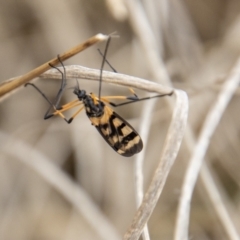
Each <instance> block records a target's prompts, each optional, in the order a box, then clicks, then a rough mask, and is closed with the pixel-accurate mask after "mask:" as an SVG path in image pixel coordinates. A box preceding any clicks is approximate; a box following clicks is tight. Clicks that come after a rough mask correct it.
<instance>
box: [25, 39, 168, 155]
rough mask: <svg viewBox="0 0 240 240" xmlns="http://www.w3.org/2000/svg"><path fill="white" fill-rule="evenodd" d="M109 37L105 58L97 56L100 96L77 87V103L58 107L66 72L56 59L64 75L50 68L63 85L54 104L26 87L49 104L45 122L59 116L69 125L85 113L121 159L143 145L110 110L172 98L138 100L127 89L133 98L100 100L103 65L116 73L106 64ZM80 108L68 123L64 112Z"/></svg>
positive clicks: (119, 97)
mask: <svg viewBox="0 0 240 240" xmlns="http://www.w3.org/2000/svg"><path fill="white" fill-rule="evenodd" d="M110 40H111V37H109V38H108V40H107V43H106V47H105V51H104V54H102V53H101V52H100V54H101V55H102V56H103V61H102V65H101V71H100V81H99V94H98V97H97V96H96V95H95V94H93V93H89V94H87V93H86V91H85V90H83V89H80V87H79V84H78V82H77V85H76V86H75V88H74V91H73V93H74V94H75V95H76V96H77V99H75V100H73V101H71V102H69V103H67V104H65V105H62V106H59V103H60V100H61V97H62V94H63V92H64V90H65V88H66V85H67V83H66V71H65V67H64V65H63V63H62V62H61V60H60V58H59V56H58V60H59V62H60V63H61V65H62V67H63V69H64V71H63V72H62V71H61V70H60V69H59V68H57V67H54V66H52V65H50V66H51V67H53V68H55V69H57V70H58V71H59V72H60V73H61V75H62V82H61V86H60V89H59V91H58V94H57V96H56V99H55V102H54V103H52V102H51V101H50V100H49V99H48V98H47V96H46V95H45V94H44V93H43V92H42V91H41V90H40V89H39V88H38V87H37V86H36V85H35V84H33V83H27V84H26V85H25V86H27V85H31V86H33V87H34V88H35V89H36V90H37V91H38V92H39V93H40V94H41V95H42V96H43V97H44V98H45V100H46V101H47V102H48V103H49V104H50V107H49V109H48V110H47V112H46V114H45V115H44V119H48V118H51V117H53V116H55V115H59V116H60V117H61V118H63V119H64V120H65V121H66V122H67V123H71V122H72V121H73V119H74V118H75V117H76V116H77V115H78V114H79V113H80V112H81V111H82V110H84V109H85V112H86V115H87V116H88V118H89V120H90V121H91V123H92V125H93V126H95V127H96V129H97V130H98V132H99V133H100V134H101V136H102V137H103V138H104V140H105V141H106V142H107V143H108V144H109V145H110V146H111V147H112V148H113V149H114V150H115V151H116V152H117V153H119V154H120V155H122V156H124V157H131V156H133V155H134V154H136V153H139V152H140V151H141V150H142V148H143V142H142V139H141V137H140V136H139V134H138V133H137V131H136V130H135V129H134V128H133V127H132V126H131V125H130V124H129V123H128V122H127V121H126V120H124V119H123V118H122V117H121V116H119V115H118V114H117V113H116V112H115V111H113V109H112V108H111V107H110V106H113V107H118V106H122V105H126V104H130V103H133V102H137V101H142V100H147V99H150V98H155V97H162V96H166V95H172V92H171V93H168V94H162V95H156V96H153V97H146V98H138V96H137V95H136V94H135V92H134V91H133V89H130V91H131V92H132V96H129V97H126V96H101V84H102V71H103V67H104V63H105V62H106V63H107V64H108V65H109V66H110V67H111V68H112V69H113V71H115V69H114V68H113V67H112V66H111V65H110V64H109V62H108V61H107V60H106V54H107V50H108V46H109V43H110ZM110 99H125V100H128V101H127V102H123V103H120V104H115V103H113V102H111V101H110ZM74 107H80V108H79V109H78V110H77V111H76V112H75V113H74V114H73V115H72V117H70V118H69V119H67V118H66V117H65V116H64V114H63V112H65V111H67V110H69V109H71V108H74ZM52 108H53V109H54V112H53V113H50V111H51V109H52Z"/></svg>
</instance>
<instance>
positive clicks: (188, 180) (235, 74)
mask: <svg viewBox="0 0 240 240" xmlns="http://www.w3.org/2000/svg"><path fill="white" fill-rule="evenodd" d="M239 82H240V59H239V60H238V61H237V63H236V65H235V66H234V68H233V70H232V72H231V74H230V76H229V77H228V79H227V80H226V82H225V83H224V84H223V88H222V90H221V92H220V93H219V95H218V97H217V99H216V101H215V103H214V104H213V106H212V107H211V109H210V110H209V113H208V115H207V117H206V118H205V121H204V124H203V127H202V130H201V133H200V135H199V138H198V141H197V144H196V146H195V148H194V150H193V154H192V157H191V159H190V163H189V166H188V168H187V173H186V176H185V179H184V183H183V188H182V192H181V198H180V204H179V208H178V217H177V225H176V231H175V238H174V239H175V240H185V239H188V225H189V214H190V206H191V205H190V203H191V198H192V193H193V190H194V187H195V183H196V180H197V177H198V174H199V171H200V168H201V166H202V162H203V160H204V156H205V153H206V151H207V149H208V146H209V143H210V139H211V137H212V135H213V133H214V131H215V129H216V127H217V126H218V124H219V121H220V119H221V117H222V115H223V113H224V111H225V109H226V107H227V105H228V103H229V101H230V100H231V98H232V96H233V95H234V92H235V91H236V89H237V87H238V85H239Z"/></svg>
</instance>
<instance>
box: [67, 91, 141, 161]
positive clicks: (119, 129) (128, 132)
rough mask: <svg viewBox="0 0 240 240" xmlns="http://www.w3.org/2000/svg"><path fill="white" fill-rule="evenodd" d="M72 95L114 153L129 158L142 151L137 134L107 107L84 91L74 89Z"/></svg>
mask: <svg viewBox="0 0 240 240" xmlns="http://www.w3.org/2000/svg"><path fill="white" fill-rule="evenodd" d="M74 93H75V94H76V95H77V97H78V99H79V101H81V102H82V103H83V105H84V108H85V111H86V114H87V116H88V117H89V119H90V121H91V123H92V125H94V126H95V127H96V129H97V130H98V131H99V133H100V134H101V135H102V137H103V138H104V139H105V141H106V142H107V143H108V144H109V145H110V146H111V147H112V148H113V149H114V150H115V151H116V152H118V153H119V154H120V155H122V156H125V157H130V156H132V155H133V154H136V153H138V152H140V151H141V150H142V148H143V143H142V140H141V138H140V136H139V135H138V133H137V132H136V131H135V130H134V128H133V127H132V126H131V125H130V124H129V123H128V122H127V121H125V120H124V119H123V118H122V117H120V116H119V115H118V114H117V113H116V112H114V111H113V110H112V109H111V108H110V107H109V106H108V105H106V104H105V103H104V102H103V101H101V100H100V99H98V98H97V97H96V96H95V95H94V94H92V93H90V94H86V92H85V91H84V90H80V89H79V88H75V89H74ZM105 101H106V100H105ZM69 120H70V121H71V120H72V119H71V118H70V119H69Z"/></svg>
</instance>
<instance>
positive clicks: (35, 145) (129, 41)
mask: <svg viewBox="0 0 240 240" xmlns="http://www.w3.org/2000/svg"><path fill="white" fill-rule="evenodd" d="M127 2H128V1H126V2H125V1H123V0H115V1H114V0H105V1H104V0H87V1H86V0H68V1H57V0H52V1H45V0H42V1H38V0H35V1H30V0H23V1H13V0H9V1H3V0H0V6H1V7H0V53H1V60H0V62H1V64H0V81H4V80H7V79H9V78H12V77H15V76H19V75H22V74H24V73H26V72H28V71H30V70H31V69H33V68H35V67H37V66H39V65H41V64H43V63H44V62H46V61H48V60H50V59H52V58H54V57H55V56H56V55H57V54H59V53H63V52H65V51H66V50H68V49H69V48H72V47H73V46H76V45H77V44H79V43H81V42H83V41H85V40H86V39H88V38H89V37H91V36H93V35H95V34H97V33H103V34H110V33H112V32H115V31H116V32H117V34H118V35H119V36H120V37H119V38H114V39H112V42H111V45H110V48H109V51H108V56H107V58H108V60H109V61H110V63H111V64H112V65H113V66H114V68H115V69H116V70H117V71H118V72H119V73H124V74H128V75H133V76H137V77H141V78H145V79H148V80H151V81H158V82H159V83H162V84H167V83H166V82H164V81H162V79H156V77H155V75H154V74H153V72H152V66H151V65H150V63H149V60H148V57H147V56H148V51H150V50H152V49H153V48H154V53H155V54H156V55H157V56H158V58H159V59H162V61H163V62H164V66H165V67H166V70H167V73H168V74H169V78H170V80H171V84H172V85H173V86H174V87H175V88H179V89H183V90H184V91H186V92H187V93H188V96H189V100H190V112H189V120H188V124H189V126H190V127H191V128H192V130H193V133H194V134H195V136H196V137H197V136H198V133H199V131H200V129H201V127H202V123H203V121H204V118H205V116H206V114H207V112H208V110H209V107H210V106H211V105H212V103H214V101H215V99H216V96H217V94H218V92H219V90H220V89H221V86H222V83H223V82H224V80H225V78H226V77H227V75H228V74H229V71H230V69H231V68H232V67H233V66H234V63H235V62H236V60H237V59H238V57H239V53H240V44H239V43H240V1H238V0H228V1H226V0H218V1H216V0H208V1H190V0H181V1H180V0H169V1H166V0H157V1H156V0H148V1H144V0H142V1H129V2H132V3H134V4H137V6H138V7H140V9H141V13H142V15H138V16H135V14H136V13H137V9H136V8H135V7H134V6H135V5H134V4H133V5H130V4H129V3H127ZM126 3H127V4H126ZM138 17H139V19H138ZM142 21H143V22H147V23H148V24H149V25H148V26H147V28H148V30H149V31H150V33H151V34H152V36H153V39H154V42H153V45H151V44H150V45H149V46H147V47H146V46H145V45H144V43H143V39H144V37H145V38H148V37H150V36H149V35H148V32H145V31H144V27H143V28H141V26H143V25H141V24H142ZM141 31H142V32H141ZM104 46H105V43H104V42H103V43H99V44H97V45H95V46H93V47H91V48H89V49H87V50H85V51H84V52H82V53H80V54H78V55H77V56H74V57H73V58H71V59H70V60H68V61H66V62H65V63H64V64H65V65H71V64H78V65H82V66H86V67H90V68H95V69H99V68H100V65H101V61H102V58H101V56H100V55H99V53H98V52H97V48H100V49H104ZM148 47H149V49H148ZM106 69H107V70H110V69H109V68H108V67H107V66H106ZM154 70H155V71H158V70H159V71H162V69H156V68H154ZM35 84H36V85H37V86H38V87H39V88H40V89H42V91H43V92H44V93H45V94H46V95H47V96H48V97H49V98H50V99H54V97H55V96H56V93H57V91H58V89H59V81H57V80H46V79H39V80H37V81H35ZM68 86H69V87H73V86H75V81H69V82H68ZM80 87H81V88H83V89H85V90H86V91H87V92H97V91H98V84H97V82H89V81H86V80H85V81H84V80H83V81H80ZM136 92H137V94H138V95H139V96H146V95H147V96H148V95H151V93H146V92H143V91H139V90H136ZM102 94H103V95H129V91H128V89H127V88H124V87H119V86H113V85H111V86H109V85H108V84H104V85H103V91H102ZM73 99H75V98H74V96H73V94H72V90H67V91H66V93H65V95H64V97H63V103H66V102H68V101H70V100H73ZM173 102H174V97H173ZM239 103H240V98H239V93H238V92H236V94H235V96H234V98H233V99H232V100H231V102H230V104H229V106H228V108H227V110H226V112H225V114H224V115H223V118H222V120H221V122H220V124H219V126H218V128H217V130H216V132H215V133H214V136H213V138H212V139H211V144H210V147H209V149H208V152H207V155H206V159H205V160H206V161H207V162H208V165H209V168H210V169H211V172H212V175H213V177H214V179H215V181H216V182H217V185H218V187H219V191H220V192H221V194H222V196H224V201H225V205H226V207H227V209H228V210H229V212H230V214H231V218H232V220H233V222H234V224H235V226H236V228H237V229H239V228H240V221H239V214H240V194H239V193H240V192H239V187H240V175H239V169H240V161H239V157H240V148H239V144H240V132H239V131H240V125H239V120H240V118H239ZM142 106H143V105H142V103H136V104H132V105H127V106H123V107H120V108H119V109H117V110H116V111H117V112H118V113H119V114H120V115H121V116H122V117H123V118H125V119H127V120H128V121H129V122H130V123H131V124H132V125H133V126H134V128H135V129H136V130H139V127H140V124H141V118H142V116H143V115H144V111H143V108H142ZM47 109H48V104H47V102H46V101H45V100H44V99H43V98H42V97H41V96H40V95H39V94H38V93H37V92H36V91H35V90H34V89H33V88H31V87H28V88H24V87H22V88H21V89H19V90H18V91H16V92H14V93H13V94H11V96H9V97H8V98H7V99H5V100H4V101H2V102H1V104H0V116H1V118H0V127H1V128H0V131H1V133H0V139H1V140H0V141H1V144H0V145H1V147H0V239H2V240H15V239H18V240H28V239H29V240H30V239H31V240H42V239H44V240H55V239H58V240H65V239H66V240H75V239H103V238H102V237H100V236H99V234H98V233H97V232H96V230H95V226H94V225H96V226H97V225H98V224H99V223H98V222H97V221H96V222H94V221H93V224H94V225H91V224H90V223H89V221H88V220H86V217H85V216H84V215H82V214H81V212H79V211H78V210H76V208H75V207H74V206H73V205H72V204H71V203H70V202H69V201H68V199H67V198H66V197H65V196H63V194H61V191H59V190H58V189H57V188H56V187H54V186H53V185H52V184H50V183H49V181H48V180H46V179H47V178H44V177H43V176H42V175H40V174H38V171H35V170H34V168H32V167H31V165H30V164H29V163H31V162H34V161H36V159H35V158H34V157H32V156H33V154H32V152H33V151H34V153H35V154H36V153H38V154H40V155H39V156H41V157H42V159H43V162H50V163H51V164H53V165H54V166H56V167H57V168H58V169H59V170H61V172H62V174H64V176H65V178H66V179H68V180H70V181H72V182H75V183H76V184H77V185H78V186H79V187H81V189H82V191H84V193H85V194H86V195H87V196H88V197H89V199H90V201H91V203H92V204H93V206H94V207H95V208H96V209H98V210H99V211H100V213H101V214H102V216H104V217H105V218H106V221H108V222H109V224H110V225H111V227H112V228H113V229H114V230H115V231H116V232H117V233H118V234H119V236H123V234H124V232H125V231H126V229H127V228H128V227H129V225H130V223H131V220H132V218H133V216H134V213H135V211H136V204H135V196H134V173H133V172H134V157H132V158H123V157H121V156H119V155H118V154H117V153H115V152H114V151H113V150H112V149H111V148H110V147H109V146H108V145H107V144H106V143H105V141H104V140H103V139H102V137H101V136H100V135H99V133H98V132H97V131H96V130H95V129H94V127H92V126H91V124H90V121H89V120H88V118H87V117H86V116H85V114H84V112H83V113H82V114H80V115H79V116H78V117H77V118H76V119H75V120H74V121H73V123H72V124H70V125H68V124H66V123H65V122H64V121H63V120H62V119H60V118H57V117H56V118H51V119H49V120H47V121H44V120H43V116H44V114H45V112H46V110H47ZM68 114H69V115H67V116H71V111H70V113H68ZM149 118H151V119H152V120H151V126H150V132H149V137H148V139H147V140H144V145H145V148H146V158H145V159H146V161H145V162H144V185H145V188H147V186H148V185H149V182H150V180H151V176H152V175H153V172H154V169H155V168H156V166H157V164H158V161H159V156H160V154H161V149H162V145H163V142H164V138H165V136H166V131H167V129H168V126H169V122H170V119H171V109H169V107H168V105H167V104H166V101H165V100H164V99H159V100H158V101H157V104H156V106H155V109H154V111H153V113H152V115H150V116H149ZM189 157H190V152H189V150H188V149H187V147H186V144H185V143H184V142H183V144H182V147H181V150H180V153H179V155H178V157H177V160H176V162H175V164H174V166H173V168H172V170H171V172H170V174H169V177H168V179H167V183H166V185H165V187H164V190H163V193H162V195H161V197H160V200H159V201H158V204H157V206H156V208H155V210H154V212H153V215H152V216H151V218H150V221H149V231H150V237H151V239H152V240H154V239H164V240H168V239H173V231H174V226H175V219H176V211H177V206H178V199H179V194H180V189H181V186H182V180H183V178H184V175H185V171H186V166H187V163H188V160H189ZM22 159H27V160H26V161H25V160H22ZM39 164H40V166H39V168H41V167H42V170H43V172H46V174H48V171H49V169H48V168H47V167H46V166H47V165H42V166H41V163H39ZM80 204H81V203H80ZM93 220H94V219H93ZM189 236H190V237H191V238H192V239H195V240H197V239H201V240H203V239H206V240H207V239H209V240H215V239H217V240H221V239H228V238H227V234H226V232H225V231H224V229H223V227H222V225H221V223H220V221H219V220H218V217H217V215H216V213H215V211H214V206H212V205H211V202H210V200H209V198H208V196H207V194H206V191H205V189H204V187H203V185H202V183H201V181H199V182H198V183H197V185H196V189H195V192H194V196H193V201H192V206H191V216H190V231H189Z"/></svg>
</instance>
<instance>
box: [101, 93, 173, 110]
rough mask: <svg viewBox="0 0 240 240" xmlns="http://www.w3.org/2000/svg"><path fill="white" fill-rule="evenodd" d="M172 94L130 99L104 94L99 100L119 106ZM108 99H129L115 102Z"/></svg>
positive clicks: (166, 94)
mask: <svg viewBox="0 0 240 240" xmlns="http://www.w3.org/2000/svg"><path fill="white" fill-rule="evenodd" d="M172 94H173V92H170V93H165V94H160V95H155V96H152V97H145V98H137V99H130V98H128V97H125V96H104V97H101V100H102V101H103V102H106V103H108V104H110V105H111V106H113V107H120V106H123V105H127V104H130V103H134V102H140V101H144V100H148V99H152V98H158V97H164V96H171V95H172ZM108 99H130V101H127V102H123V103H119V104H116V103H113V102H110V101H108Z"/></svg>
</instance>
